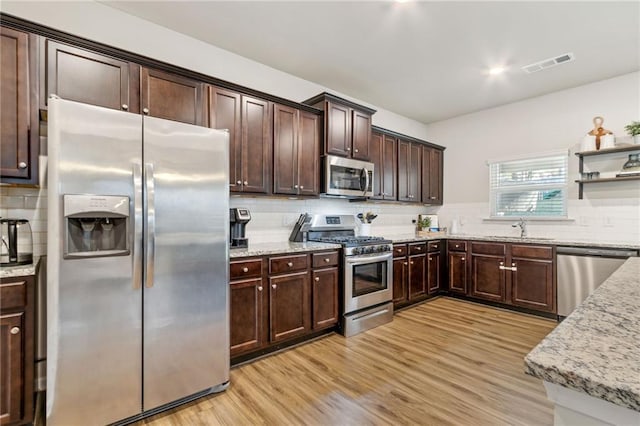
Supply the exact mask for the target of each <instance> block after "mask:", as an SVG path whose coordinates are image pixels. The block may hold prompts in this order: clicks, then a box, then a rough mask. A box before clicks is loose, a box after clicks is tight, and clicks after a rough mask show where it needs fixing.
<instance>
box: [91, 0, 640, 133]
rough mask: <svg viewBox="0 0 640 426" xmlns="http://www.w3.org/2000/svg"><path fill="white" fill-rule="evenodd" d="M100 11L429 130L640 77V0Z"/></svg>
mask: <svg viewBox="0 0 640 426" xmlns="http://www.w3.org/2000/svg"><path fill="white" fill-rule="evenodd" d="M102 3H104V4H106V5H109V6H112V7H115V8H117V9H120V10H122V11H125V12H127V13H130V14H132V15H135V16H138V17H140V18H143V19H146V20H148V21H151V22H154V23H157V24H159V25H162V26H164V27H167V28H170V29H173V30H175V31H178V32H181V33H184V34H187V35H190V36H192V37H195V38H197V39H200V40H203V41H205V42H208V43H210V44H213V45H215V46H218V47H221V48H223V49H226V50H229V51H232V52H235V53H237V54H239V55H242V56H244V57H247V58H251V59H253V60H255V61H258V62H261V63H263V64H267V65H269V66H271V67H273V68H276V69H279V70H282V71H285V72H288V73H290V74H293V75H296V76H298V77H301V78H304V79H306V80H310V81H313V82H315V83H318V84H320V85H323V86H326V87H329V88H331V89H333V90H336V91H339V92H342V93H344V94H346V95H348V96H351V97H354V98H357V99H361V100H363V101H365V102H369V103H371V104H373V105H376V106H378V107H382V108H384V109H387V110H390V111H393V112H396V113H398V114H401V115H404V116H406V117H411V118H413V119H415V120H418V121H421V122H423V123H429V122H433V121H438V120H442V119H446V118H450V117H454V116H458V115H461V114H465V113H469V112H473V111H477V110H481V109H485V108H489V107H493V106H497V105H501V104H506V103H510V102H514V101H517V100H521V99H525V98H529V97H534V96H539V95H542V94H545V93H550V92H554V91H557V90H562V89H566V88H570V87H575V86H579V85H582V84H586V83H589V82H593V81H598V80H602V79H606V78H610V77H614V76H617V75H621V74H625V73H629V72H632V71H636V70H638V69H640V2H637V1H633V2H610V1H606V2H520V1H517V2H407V3H396V2H390V1H389V2H381V1H378V2H368V1H357V2H314V1H297V2H291V1H289V2H271V1H258V2H247V1H231V2H221V1H213V2H206V1H205V2H203V1H126V2H122V1H104V2H102ZM567 52H573V53H574V54H575V58H576V59H575V61H574V62H571V63H568V64H565V65H562V66H557V67H554V68H551V69H548V70H545V71H541V72H538V73H535V74H526V73H524V72H523V71H522V70H521V69H520V67H522V66H524V65H528V64H530V63H532V62H537V61H539V60H543V59H547V58H550V57H554V56H557V55H560V54H563V53H567ZM495 66H506V67H508V70H507V72H505V73H504V74H502V75H500V76H489V75H487V70H488V68H490V67H495ZM594 96H597V93H594ZM295 100H297V101H301V100H302V99H295Z"/></svg>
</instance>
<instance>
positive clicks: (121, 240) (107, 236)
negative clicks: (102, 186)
mask: <svg viewBox="0 0 640 426" xmlns="http://www.w3.org/2000/svg"><path fill="white" fill-rule="evenodd" d="M64 235H65V247H64V257H65V258H74V257H82V258H85V257H100V256H122V255H127V254H129V238H128V235H129V197H121V196H112V195H68V194H67V195H65V196H64Z"/></svg>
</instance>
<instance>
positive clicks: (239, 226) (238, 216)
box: [229, 208, 251, 248]
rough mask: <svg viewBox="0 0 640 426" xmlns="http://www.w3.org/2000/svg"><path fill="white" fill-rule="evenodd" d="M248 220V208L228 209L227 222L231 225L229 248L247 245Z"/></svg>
mask: <svg viewBox="0 0 640 426" xmlns="http://www.w3.org/2000/svg"><path fill="white" fill-rule="evenodd" d="M250 220H251V213H250V212H249V209H245V208H233V209H229V224H230V227H231V231H230V236H229V238H230V241H229V244H230V245H231V248H247V247H249V239H248V238H247V236H246V227H247V223H249V221H250Z"/></svg>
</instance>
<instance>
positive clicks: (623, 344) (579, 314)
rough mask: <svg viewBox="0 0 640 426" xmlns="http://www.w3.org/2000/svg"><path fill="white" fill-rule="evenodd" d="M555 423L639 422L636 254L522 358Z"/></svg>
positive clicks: (639, 265)
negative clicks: (544, 394) (540, 383)
mask: <svg viewBox="0 0 640 426" xmlns="http://www.w3.org/2000/svg"><path fill="white" fill-rule="evenodd" d="M525 371H526V373H527V374H530V375H532V376H535V377H538V378H540V379H542V380H544V384H545V388H546V389H547V396H548V397H549V399H551V400H552V401H553V402H554V403H555V404H556V405H555V424H556V425H565V424H567V425H568V424H589V425H591V424H617V425H628V424H629V425H630V424H633V425H638V424H640V258H630V259H628V260H627V261H626V262H625V263H624V264H623V265H622V266H621V267H620V268H619V269H618V270H617V271H616V272H614V273H613V275H611V277H609V279H607V280H606V281H605V282H604V283H603V284H602V285H601V286H600V287H599V288H598V289H597V290H596V291H595V292H594V293H593V294H592V295H591V296H589V298H588V299H587V300H585V302H584V303H583V304H582V305H580V306H579V307H578V308H576V310H575V311H574V312H573V313H572V314H571V315H569V316H568V317H567V318H566V319H565V320H564V321H563V322H562V323H561V324H560V325H558V327H557V328H556V329H555V330H553V331H552V332H551V333H550V334H549V335H548V336H547V337H546V338H545V339H544V340H543V341H542V342H541V343H540V344H539V345H538V346H536V347H535V348H534V349H533V350H532V351H531V352H530V353H529V354H528V355H527V356H526V358H525Z"/></svg>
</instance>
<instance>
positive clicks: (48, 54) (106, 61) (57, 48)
mask: <svg viewBox="0 0 640 426" xmlns="http://www.w3.org/2000/svg"><path fill="white" fill-rule="evenodd" d="M43 44H44V48H43V52H44V54H45V60H44V61H43V62H44V64H45V65H46V67H45V73H44V74H45V77H44V91H43V92H42V93H41V99H40V105H41V107H43V108H45V107H46V103H47V99H48V97H49V95H50V94H55V95H58V96H59V97H61V98H62V99H67V100H71V101H77V102H82V103H86V104H91V105H97V106H101V107H104V108H111V109H120V110H124V111H130V112H134V113H139V112H140V82H139V81H140V78H139V77H140V67H139V66H138V65H136V64H132V63H129V62H126V61H122V60H120V59H116V58H112V57H109V56H105V55H101V54H99V53H95V52H91V51H88V50H84V49H79V48H77V47H72V46H69V45H66V44H63V43H58V42H55V41H52V40H46V41H44V39H43Z"/></svg>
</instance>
